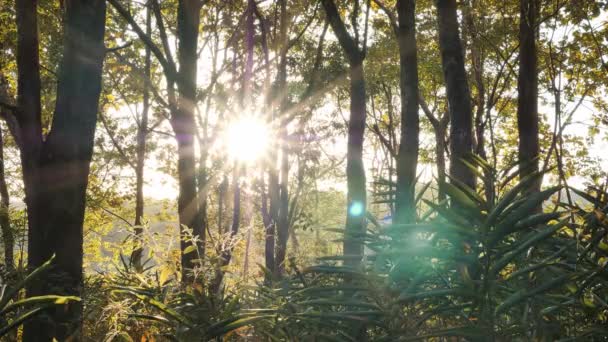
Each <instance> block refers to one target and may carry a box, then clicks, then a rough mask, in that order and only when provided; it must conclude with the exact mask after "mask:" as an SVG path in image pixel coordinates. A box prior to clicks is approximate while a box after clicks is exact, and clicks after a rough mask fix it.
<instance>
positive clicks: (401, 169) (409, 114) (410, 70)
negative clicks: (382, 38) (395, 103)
mask: <svg viewBox="0 0 608 342" xmlns="http://www.w3.org/2000/svg"><path fill="white" fill-rule="evenodd" d="M397 14H398V17H399V27H398V31H397V37H398V41H399V63H400V86H401V140H400V144H399V154H398V158H397V201H396V208H395V209H396V211H395V216H396V217H395V218H396V220H395V222H396V223H412V222H415V220H416V203H415V200H414V198H415V190H416V189H415V187H416V168H417V166H418V145H419V134H420V127H419V117H418V58H417V54H416V1H415V0H399V1H397Z"/></svg>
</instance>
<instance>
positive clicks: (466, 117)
mask: <svg viewBox="0 0 608 342" xmlns="http://www.w3.org/2000/svg"><path fill="white" fill-rule="evenodd" d="M437 17H438V23H439V49H440V51H441V62H442V66H443V75H444V78H445V82H446V90H447V97H448V107H449V113H450V123H451V126H450V150H451V154H450V176H451V177H454V178H455V179H457V180H459V181H461V182H463V183H464V184H466V185H468V186H469V187H470V188H472V189H474V188H475V174H474V172H473V171H472V170H471V169H469V168H468V167H467V166H466V165H465V164H464V163H462V161H461V160H462V159H465V158H468V155H469V154H470V153H471V152H473V150H472V148H473V133H472V129H473V114H472V110H471V93H470V91H469V85H468V82H467V74H466V71H465V67H464V56H463V51H462V44H461V42H460V33H459V31H460V30H459V25H458V15H457V13H456V1H455V0H437Z"/></svg>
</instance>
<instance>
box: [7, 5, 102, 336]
mask: <svg viewBox="0 0 608 342" xmlns="http://www.w3.org/2000/svg"><path fill="white" fill-rule="evenodd" d="M105 9H106V5H105V1H103V0H94V1H82V0H73V1H69V2H67V3H66V6H65V21H64V24H63V29H64V38H63V39H64V43H63V54H62V58H61V65H60V70H59V74H58V80H57V99H56V104H55V111H54V114H53V118H52V127H51V129H50V131H49V132H48V133H47V134H46V135H43V127H42V120H41V116H42V112H41V104H40V101H41V83H40V61H39V46H38V25H37V4H36V2H35V1H26V0H19V1H17V2H16V14H17V17H16V20H17V35H18V41H17V69H18V89H17V109H16V111H15V113H14V114H15V117H16V121H17V123H18V126H17V127H16V129H15V130H14V131H13V134H14V135H17V136H18V137H19V138H18V139H16V140H21V141H22V144H21V163H22V169H23V180H24V186H25V194H26V204H27V216H28V227H29V231H28V267H29V268H30V269H31V270H34V269H36V268H37V267H39V266H40V265H42V264H43V263H44V262H45V261H47V260H49V259H50V258H51V256H53V255H56V258H55V262H54V267H53V272H52V276H47V277H45V279H44V280H43V281H39V282H36V283H32V284H30V286H29V288H28V294H29V295H44V294H48V293H50V291H53V292H55V293H61V294H67V295H76V296H79V295H80V293H81V289H82V282H83V274H82V257H83V255H82V243H83V232H82V224H83V220H84V210H85V194H86V188H87V182H88V174H89V163H90V161H91V156H92V153H93V138H94V134H95V125H96V122H97V107H98V100H99V94H100V91H101V71H102V64H103V58H104V54H105V47H104V44H103V37H104V30H105ZM58 199H61V200H58ZM48 315H49V317H50V320H44V319H37V320H34V321H31V323H28V324H27V325H26V327H25V329H24V335H23V339H24V341H50V340H51V339H52V338H53V337H55V338H57V339H58V340H65V339H67V338H68V337H69V336H76V338H78V337H77V336H78V335H79V328H78V327H79V325H80V320H81V315H82V307H81V306H80V305H79V304H77V303H74V304H69V305H68V307H67V309H64V308H55V309H49V310H48Z"/></svg>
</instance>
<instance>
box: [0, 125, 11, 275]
mask: <svg viewBox="0 0 608 342" xmlns="http://www.w3.org/2000/svg"><path fill="white" fill-rule="evenodd" d="M9 204H10V198H9V195H8V187H7V186H6V174H5V173H4V137H3V133H2V130H1V129H0V228H1V229H2V242H3V243H4V264H5V265H6V269H7V270H8V271H12V270H13V269H14V265H15V259H14V256H13V252H14V249H15V246H14V244H15V239H14V236H13V229H12V227H11V220H10V215H9Z"/></svg>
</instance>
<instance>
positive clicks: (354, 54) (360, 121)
mask: <svg viewBox="0 0 608 342" xmlns="http://www.w3.org/2000/svg"><path fill="white" fill-rule="evenodd" d="M322 4H323V8H324V9H325V14H326V16H327V21H328V22H329V25H330V26H331V28H332V30H333V31H334V33H335V35H336V36H337V38H338V41H339V42H340V45H341V46H342V49H343V50H344V52H345V53H346V56H347V58H348V62H349V73H350V120H349V122H348V142H347V152H346V183H347V215H346V232H345V237H344V255H346V256H349V258H348V259H347V262H346V263H347V264H348V265H352V266H354V265H358V264H359V263H360V261H361V258H362V257H363V244H362V243H361V240H360V237H361V235H362V234H363V233H364V232H365V229H366V219H365V214H366V210H367V209H366V208H367V203H366V199H367V198H366V182H365V168H364V166H363V136H364V133H365V117H366V98H365V96H366V95H365V78H364V70H363V60H364V57H365V55H364V53H363V51H361V49H360V48H359V46H358V41H357V40H355V39H353V37H351V36H350V35H349V34H348V31H347V30H346V26H345V25H344V22H343V21H342V19H341V18H340V14H339V12H338V9H337V8H336V5H335V3H334V2H333V1H332V0H322ZM355 36H356V37H358V34H355Z"/></svg>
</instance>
